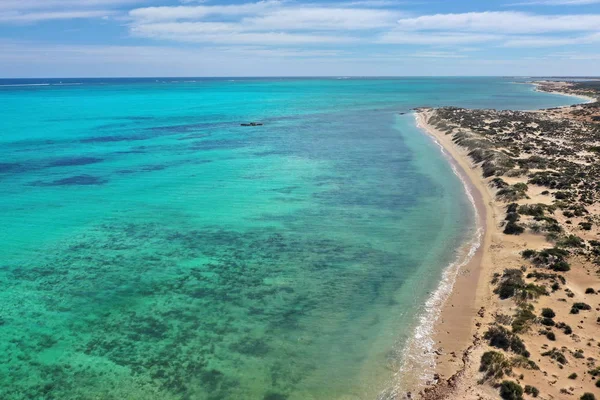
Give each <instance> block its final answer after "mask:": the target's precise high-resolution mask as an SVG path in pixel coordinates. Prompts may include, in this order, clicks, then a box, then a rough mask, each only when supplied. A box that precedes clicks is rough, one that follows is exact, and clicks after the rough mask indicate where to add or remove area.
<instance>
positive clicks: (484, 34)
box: [0, 0, 600, 78]
mask: <svg viewBox="0 0 600 400" xmlns="http://www.w3.org/2000/svg"><path fill="white" fill-rule="evenodd" d="M598 65H600V0H480V1H474V0H469V1H466V0H439V1H418V0H415V1H410V0H407V1H395V0H367V1H363V0H345V1H315V0H313V1H310V0H281V1H279V0H263V1H256V0H254V1H242V0H232V1H227V0H223V1H221V0H204V1H202V0H0V77H5V78H10V77H71V76H73V77H86V76H87V77H93V76H106V77H108V76H304V75H321V76H323V75H335V76H340V75H358V76H371V75H380V76H381V75H384V76H392V75H393V76H404V75H505V76H506V75H526V76H529V75H600V68H598Z"/></svg>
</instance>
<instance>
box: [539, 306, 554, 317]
mask: <svg viewBox="0 0 600 400" xmlns="http://www.w3.org/2000/svg"><path fill="white" fill-rule="evenodd" d="M542 317H544V318H554V317H556V313H555V312H554V310H552V309H551V308H542Z"/></svg>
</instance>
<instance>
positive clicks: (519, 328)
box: [512, 304, 536, 333]
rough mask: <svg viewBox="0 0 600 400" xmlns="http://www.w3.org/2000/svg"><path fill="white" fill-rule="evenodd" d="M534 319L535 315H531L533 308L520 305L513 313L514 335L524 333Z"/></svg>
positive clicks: (529, 305)
mask: <svg viewBox="0 0 600 400" xmlns="http://www.w3.org/2000/svg"><path fill="white" fill-rule="evenodd" d="M535 319H536V315H535V314H534V313H533V306H532V305H531V304H527V305H521V306H520V307H519V309H518V310H517V312H516V313H515V316H514V319H513V323H512V331H513V332H514V333H523V332H526V331H527V330H528V329H529V327H530V326H531V324H532V323H533V321H535Z"/></svg>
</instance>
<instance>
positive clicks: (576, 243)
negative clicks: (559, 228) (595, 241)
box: [557, 235, 585, 248]
mask: <svg viewBox="0 0 600 400" xmlns="http://www.w3.org/2000/svg"><path fill="white" fill-rule="evenodd" d="M557 244H558V245H559V246H562V247H579V248H581V247H585V242H584V241H583V239H582V238H580V237H579V236H575V235H569V236H566V237H564V238H563V239H561V240H559V241H558V243H557Z"/></svg>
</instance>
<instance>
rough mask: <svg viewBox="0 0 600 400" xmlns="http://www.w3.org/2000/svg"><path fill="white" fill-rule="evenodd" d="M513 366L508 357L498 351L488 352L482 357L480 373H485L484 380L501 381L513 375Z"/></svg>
mask: <svg viewBox="0 0 600 400" xmlns="http://www.w3.org/2000/svg"><path fill="white" fill-rule="evenodd" d="M511 370H512V368H511V366H510V363H509V362H508V360H507V359H506V357H504V355H503V354H502V353H499V352H497V351H488V352H486V353H484V354H483V356H481V364H480V366H479V371H480V372H485V378H484V380H488V379H492V380H494V379H499V378H502V377H503V376H504V375H505V374H506V375H508V374H510V373H511Z"/></svg>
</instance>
